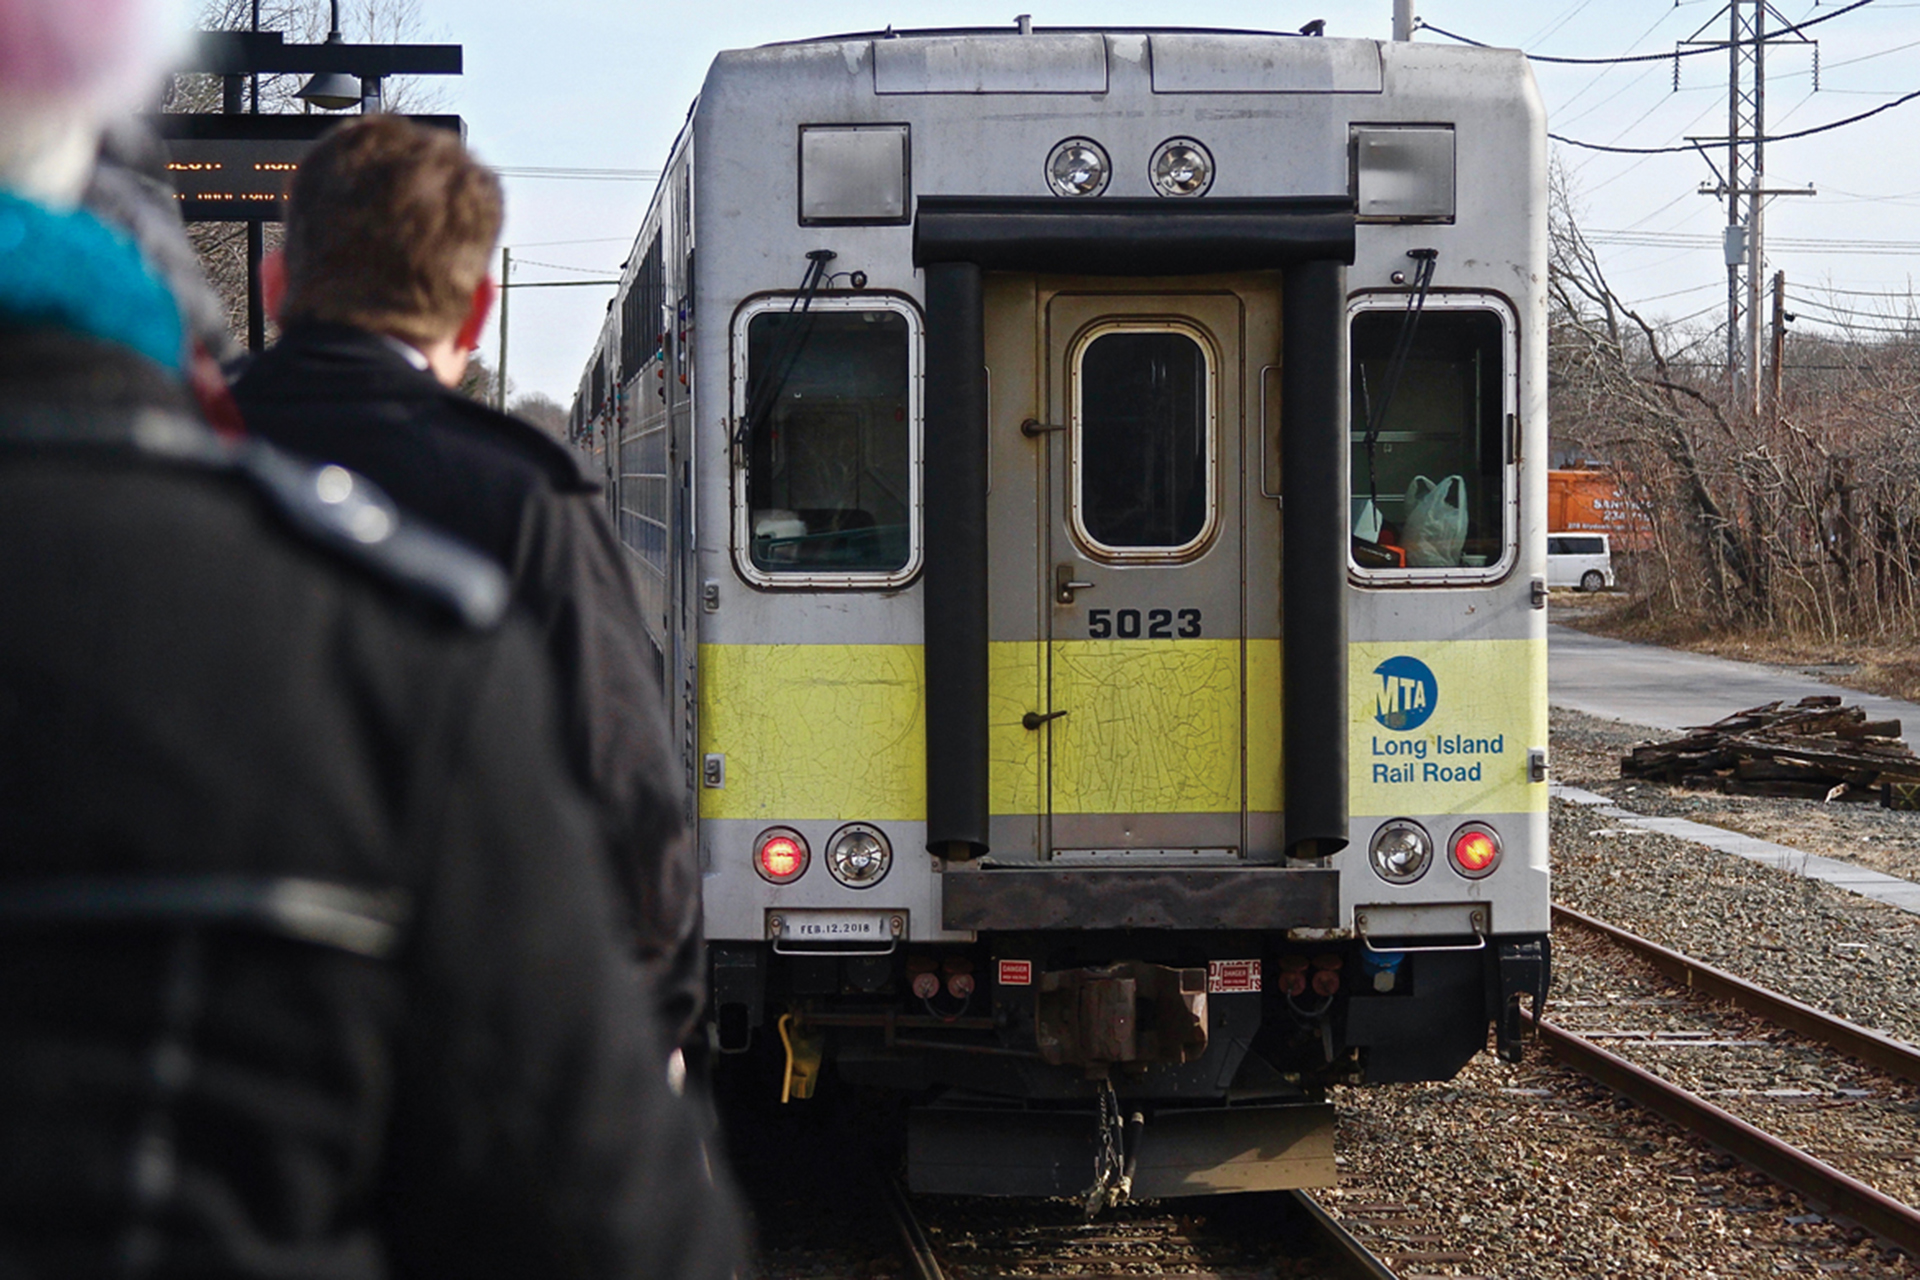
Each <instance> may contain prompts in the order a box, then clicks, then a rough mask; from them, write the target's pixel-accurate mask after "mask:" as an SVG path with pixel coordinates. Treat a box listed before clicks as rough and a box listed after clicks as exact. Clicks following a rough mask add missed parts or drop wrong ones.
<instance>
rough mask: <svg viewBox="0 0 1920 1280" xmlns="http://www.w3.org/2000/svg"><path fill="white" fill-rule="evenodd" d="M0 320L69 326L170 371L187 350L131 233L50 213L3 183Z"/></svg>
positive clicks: (168, 301) (174, 314) (81, 215)
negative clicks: (127, 235) (11, 190)
mask: <svg viewBox="0 0 1920 1280" xmlns="http://www.w3.org/2000/svg"><path fill="white" fill-rule="evenodd" d="M0 326H4V327H9V328H46V327H51V328H59V329H68V330H71V331H73V332H75V333H81V334H85V335H87V336H89V337H94V338H99V339H101V340H103V341H106V342H115V343H119V344H120V345H122V346H127V347H132V348H133V349H134V350H135V351H138V352H139V353H140V354H142V355H144V356H146V357H148V358H149V359H152V360H154V361H156V362H158V363H159V364H160V365H162V366H163V367H165V368H167V369H171V370H174V371H176V372H178V371H179V370H180V368H181V366H182V364H183V363H184V359H185V354H186V337H185V331H184V330H183V328H182V326H181V322H180V308H179V307H178V306H177V305H176V304H175V302H174V300H173V295H172V294H171V293H169V292H168V291H167V287H166V286H165V285H163V284H161V283H160V280H159V278H158V277H156V276H155V275H154V274H153V272H151V271H150V270H148V269H147V265H146V262H145V261H144V260H143V259H142V258H141V257H140V251H139V250H138V249H136V248H135V247H134V245H133V242H132V241H131V240H129V239H128V238H127V237H126V236H124V235H122V234H120V233H119V232H117V231H114V230H112V229H110V228H109V227H108V226H107V225H106V224H105V223H104V222H101V221H100V220H99V219H98V218H96V217H94V216H93V215H92V214H91V213H88V212H86V211H85V210H75V211H73V212H71V213H56V212H54V211H53V210H51V209H48V208H47V207H45V206H44V205H39V204H35V203H33V202H32V201H30V200H24V199H22V198H21V197H19V196H17V195H14V194H12V193H11V192H6V191H0Z"/></svg>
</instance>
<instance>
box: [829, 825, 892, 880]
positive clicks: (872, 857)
mask: <svg viewBox="0 0 1920 1280" xmlns="http://www.w3.org/2000/svg"><path fill="white" fill-rule="evenodd" d="M892 866H893V849H892V848H891V847H890V846H889V845H888V844H887V838H886V837H885V836H884V835H882V834H880V829H879V828H878V827H870V826H868V825H867V824H866V823H864V822H850V823H848V824H847V825H846V826H844V827H842V828H840V829H839V830H838V831H836V832H834V833H833V839H832V840H829V841H828V842H827V870H828V871H829V872H831V873H832V875H833V878H834V879H835V880H838V881H839V882H840V883H841V884H843V885H845V886H847V888H849V889H870V888H872V887H873V886H874V885H876V884H879V883H880V881H881V880H883V879H885V878H886V874H887V871H888V869H889V868H891V867H892Z"/></svg>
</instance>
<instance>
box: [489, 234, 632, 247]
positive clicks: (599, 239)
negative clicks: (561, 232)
mask: <svg viewBox="0 0 1920 1280" xmlns="http://www.w3.org/2000/svg"><path fill="white" fill-rule="evenodd" d="M632 239H633V237H632V236H596V237H594V238H592V239H587V240H529V241H527V242H525V243H524V244H510V245H507V246H506V247H507V248H509V249H549V248H552V247H553V246H555V245H561V244H626V243H628V242H629V241H631V240H632Z"/></svg>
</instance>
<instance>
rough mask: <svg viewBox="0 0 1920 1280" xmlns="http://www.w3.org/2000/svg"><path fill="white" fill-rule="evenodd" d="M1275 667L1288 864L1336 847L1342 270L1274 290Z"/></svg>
mask: <svg viewBox="0 0 1920 1280" xmlns="http://www.w3.org/2000/svg"><path fill="white" fill-rule="evenodd" d="M1281 290H1282V298H1281V307H1282V315H1281V326H1282V329H1281V331H1282V333H1283V334H1284V335H1285V341H1286V355H1285V359H1284V361H1283V363H1282V367H1281V376H1280V405H1281V408H1280V421H1281V424H1282V425H1281V444H1280V458H1281V477H1282V478H1281V494H1282V498H1281V501H1282V506H1281V537H1282V539H1283V542H1284V549H1283V551H1282V553H1281V572H1282V575H1283V580H1282V586H1281V609H1282V613H1283V619H1282V626H1283V628H1284V639H1283V640H1282V642H1281V649H1282V653H1283V657H1282V660H1281V661H1282V666H1281V676H1280V678H1281V684H1282V698H1283V699H1284V714H1285V727H1284V729H1283V730H1282V746H1283V755H1284V757H1285V765H1284V770H1285V782H1286V805H1287V818H1286V831H1287V835H1286V840H1287V856H1288V857H1290V858H1324V857H1327V856H1328V855H1330V854H1333V853H1337V852H1339V851H1340V850H1341V849H1342V848H1344V847H1345V846H1346V843H1347V729H1348V726H1347V600H1346V588H1347V537H1348V534H1347V518H1348V512H1347V503H1348V497H1347V495H1348V493H1349V488H1348V478H1347V470H1348V448H1349V446H1348V439H1347V433H1348V427H1347V414H1348V410H1347V396H1346V375H1347V340H1346V336H1347V319H1346V300H1347V269H1346V267H1345V266H1343V265H1342V264H1341V263H1339V262H1336V261H1330V260H1327V259H1318V260H1314V261H1308V262H1302V263H1299V264H1297V265H1294V266H1290V267H1288V268H1287V269H1286V272H1285V275H1284V276H1283V277H1282V280H1281Z"/></svg>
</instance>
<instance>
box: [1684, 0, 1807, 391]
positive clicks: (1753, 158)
mask: <svg viewBox="0 0 1920 1280" xmlns="http://www.w3.org/2000/svg"><path fill="white" fill-rule="evenodd" d="M1770 14H1771V15H1772V16H1773V18H1774V19H1775V20H1776V21H1777V22H1778V23H1779V25H1780V27H1782V28H1784V29H1785V30H1784V31H1783V32H1782V34H1780V35H1777V36H1771V37H1770V36H1768V34H1767V18H1768V15H1770ZM1721 17H1725V18H1726V20H1727V38H1726V43H1725V47H1726V50H1727V134H1726V137H1724V138H1689V139H1688V141H1689V142H1691V143H1693V145H1694V147H1695V149H1696V150H1698V151H1699V152H1700V155H1701V157H1702V158H1703V159H1705V160H1706V162H1707V164H1708V166H1709V167H1711V168H1713V169H1714V170H1715V174H1714V176H1715V177H1716V178H1718V179H1719V181H1718V182H1717V183H1716V184H1715V185H1713V186H1707V185H1706V184H1704V183H1703V184H1701V187H1700V193H1701V194H1702V195H1712V196H1719V197H1722V198H1724V199H1725V200H1726V202H1727V226H1726V230H1725V232H1724V233H1723V240H1722V246H1723V248H1724V250H1725V255H1726V264H1727V403H1728V405H1729V407H1730V408H1732V409H1734V411H1735V412H1736V413H1737V414H1738V415H1739V416H1742V417H1746V418H1749V419H1750V420H1753V421H1758V419H1759V416H1760V408H1761V404H1760V387H1761V380H1760V293H1761V283H1760V281H1761V277H1762V274H1763V272H1764V271H1765V270H1766V237H1765V232H1764V224H1763V220H1764V216H1765V211H1766V200H1767V197H1769V196H1776V195H1802V196H1809V195H1812V194H1813V187H1812V186H1811V185H1809V186H1807V187H1805V188H1798V187H1794V188H1786V189H1778V190H1770V189H1768V187H1767V185H1766V174H1767V46H1768V45H1769V44H1771V43H1785V42H1792V43H1796V44H1804V45H1809V46H1811V45H1813V44H1814V42H1813V41H1811V40H1808V39H1807V38H1806V37H1805V36H1804V35H1801V34H1800V33H1799V31H1798V29H1797V28H1795V27H1794V26H1793V24H1792V23H1790V22H1788V21H1787V20H1786V19H1785V18H1782V17H1781V16H1780V14H1779V12H1778V11H1777V10H1776V9H1774V7H1773V6H1772V4H1770V3H1769V2H1768V0H1727V4H1726V7H1725V8H1723V9H1721V10H1720V12H1719V13H1717V14H1715V15H1714V16H1713V17H1712V18H1710V19H1708V20H1707V22H1706V24H1705V25H1703V26H1702V27H1701V28H1700V30H1699V31H1696V32H1695V33H1694V34H1693V35H1692V36H1690V37H1689V38H1687V39H1685V40H1682V41H1681V42H1680V44H1681V45H1682V46H1685V45H1701V44H1707V43H1709V42H1708V41H1705V40H1702V39H1701V36H1702V35H1703V34H1704V33H1705V32H1706V30H1707V28H1708V27H1711V26H1712V25H1713V24H1714V23H1715V22H1717V21H1718V20H1719V19H1720V18H1721ZM1712 43H1716V44H1717V43H1718V42H1712ZM1815 66H1816V68H1817V67H1818V62H1817V61H1816V63H1815ZM1677 74H1678V73H1677V72H1676V75H1677ZM1818 87H1819V82H1818V80H1817V78H1816V80H1815V88H1818ZM1721 143H1724V144H1725V146H1726V157H1725V165H1726V169H1725V172H1724V173H1722V172H1721V171H1720V169H1719V166H1717V165H1715V164H1714V162H1713V155H1712V153H1711V152H1710V151H1709V150H1708V149H1707V148H1708V145H1709V144H1715V145H1717V144H1721ZM1743 215H1744V216H1743Z"/></svg>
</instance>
